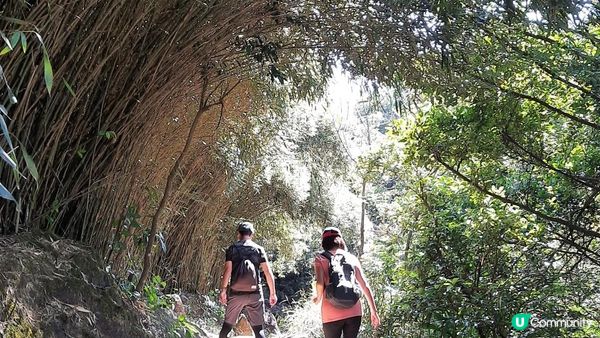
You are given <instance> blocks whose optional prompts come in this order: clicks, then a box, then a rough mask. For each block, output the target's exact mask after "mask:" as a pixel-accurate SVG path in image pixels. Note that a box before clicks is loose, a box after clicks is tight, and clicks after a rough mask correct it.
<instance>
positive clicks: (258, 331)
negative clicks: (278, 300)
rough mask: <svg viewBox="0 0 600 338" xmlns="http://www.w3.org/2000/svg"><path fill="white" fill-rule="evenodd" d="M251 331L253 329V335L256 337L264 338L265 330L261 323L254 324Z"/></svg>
mask: <svg viewBox="0 0 600 338" xmlns="http://www.w3.org/2000/svg"><path fill="white" fill-rule="evenodd" d="M252 331H254V337H256V338H265V337H266V336H265V330H264V329H263V326H262V325H256V326H253V327H252Z"/></svg>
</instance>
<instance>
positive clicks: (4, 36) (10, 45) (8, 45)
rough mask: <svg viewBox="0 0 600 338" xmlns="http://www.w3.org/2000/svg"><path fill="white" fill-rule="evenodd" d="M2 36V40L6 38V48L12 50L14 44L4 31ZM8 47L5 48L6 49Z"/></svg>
mask: <svg viewBox="0 0 600 338" xmlns="http://www.w3.org/2000/svg"><path fill="white" fill-rule="evenodd" d="M0 37H2V40H4V43H6V48H8V50H9V51H11V50H12V49H13V46H12V44H11V43H10V40H9V39H8V38H7V37H6V35H4V32H1V31H0ZM6 48H4V49H6ZM3 51H4V50H3Z"/></svg>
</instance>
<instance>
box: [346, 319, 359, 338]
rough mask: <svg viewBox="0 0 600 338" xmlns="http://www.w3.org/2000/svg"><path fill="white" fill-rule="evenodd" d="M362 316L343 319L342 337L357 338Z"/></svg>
mask: <svg viewBox="0 0 600 338" xmlns="http://www.w3.org/2000/svg"><path fill="white" fill-rule="evenodd" d="M361 319H362V317H361V316H358V317H352V318H348V319H346V320H344V330H343V331H344V338H357V337H358V330H360V321H361Z"/></svg>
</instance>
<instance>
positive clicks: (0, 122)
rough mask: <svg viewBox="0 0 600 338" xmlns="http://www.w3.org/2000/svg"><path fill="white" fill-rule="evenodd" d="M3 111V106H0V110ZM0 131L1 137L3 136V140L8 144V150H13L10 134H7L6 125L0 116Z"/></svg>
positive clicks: (0, 115)
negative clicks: (0, 132) (0, 131)
mask: <svg viewBox="0 0 600 338" xmlns="http://www.w3.org/2000/svg"><path fill="white" fill-rule="evenodd" d="M2 109H4V106H2V105H0V110H2ZM0 130H2V135H4V139H5V140H6V143H8V147H9V148H10V150H13V149H14V147H13V144H12V141H11V139H10V134H9V133H8V127H7V125H6V121H5V120H4V116H2V114H0Z"/></svg>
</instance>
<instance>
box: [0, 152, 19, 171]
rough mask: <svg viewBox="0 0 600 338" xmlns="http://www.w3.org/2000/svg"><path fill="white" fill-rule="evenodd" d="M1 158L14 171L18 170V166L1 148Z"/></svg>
mask: <svg viewBox="0 0 600 338" xmlns="http://www.w3.org/2000/svg"><path fill="white" fill-rule="evenodd" d="M0 158H2V159H3V160H4V162H6V163H8V165H9V166H11V167H12V168H13V169H17V164H16V163H15V161H13V159H12V158H11V157H10V156H9V155H8V154H7V153H6V152H5V151H4V149H2V148H0Z"/></svg>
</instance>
